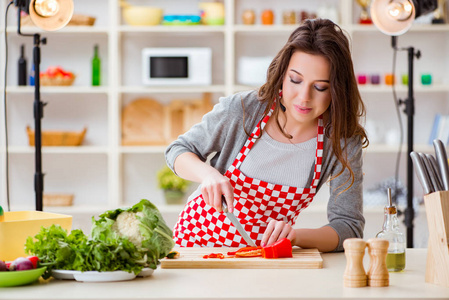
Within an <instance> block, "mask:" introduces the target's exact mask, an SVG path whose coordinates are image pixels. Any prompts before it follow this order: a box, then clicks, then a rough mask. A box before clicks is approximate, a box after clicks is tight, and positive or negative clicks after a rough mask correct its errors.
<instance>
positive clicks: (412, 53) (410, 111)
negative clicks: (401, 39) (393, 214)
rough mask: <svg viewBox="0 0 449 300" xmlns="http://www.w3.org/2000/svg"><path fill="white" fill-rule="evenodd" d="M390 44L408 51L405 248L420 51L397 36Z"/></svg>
mask: <svg viewBox="0 0 449 300" xmlns="http://www.w3.org/2000/svg"><path fill="white" fill-rule="evenodd" d="M391 46H392V47H393V49H394V50H397V51H407V53H408V82H407V87H408V93H407V98H406V99H405V100H401V99H400V100H399V104H400V105H404V106H405V109H404V113H405V114H406V115H407V208H406V209H405V210H404V225H405V227H406V228H407V248H413V227H414V226H413V220H414V219H415V210H414V208H413V163H412V158H411V156H410V153H412V152H413V144H414V141H413V132H414V115H415V98H414V91H413V68H414V59H415V57H416V59H419V58H420V57H421V52H420V51H419V50H415V48H413V47H408V48H398V47H397V36H392V37H391Z"/></svg>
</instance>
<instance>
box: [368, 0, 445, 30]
mask: <svg viewBox="0 0 449 300" xmlns="http://www.w3.org/2000/svg"><path fill="white" fill-rule="evenodd" d="M437 7H438V2H437V0H425V1H419V0H373V1H372V3H371V8H370V13H371V18H372V19H373V23H374V25H376V27H377V28H378V29H379V30H380V31H381V32H382V33H384V34H386V35H393V36H397V35H401V34H404V33H406V32H407V31H408V30H409V29H410V27H411V26H412V23H413V21H414V20H415V19H416V18H418V17H419V16H422V15H425V14H428V13H430V12H432V11H434V10H435V9H436V8H437Z"/></svg>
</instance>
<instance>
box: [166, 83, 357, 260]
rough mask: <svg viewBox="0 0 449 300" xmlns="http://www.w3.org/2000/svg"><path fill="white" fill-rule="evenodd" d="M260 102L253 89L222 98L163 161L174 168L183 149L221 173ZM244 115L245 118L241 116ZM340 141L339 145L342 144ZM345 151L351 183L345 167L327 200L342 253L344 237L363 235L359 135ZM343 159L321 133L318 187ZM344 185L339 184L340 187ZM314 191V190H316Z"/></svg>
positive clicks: (170, 148) (259, 114)
mask: <svg viewBox="0 0 449 300" xmlns="http://www.w3.org/2000/svg"><path fill="white" fill-rule="evenodd" d="M264 109H265V105H263V104H262V103H261V102H260V101H259V100H258V96H257V91H247V92H241V93H237V94H234V95H232V96H229V97H222V98H220V100H219V103H217V104H216V105H215V106H214V108H213V110H212V111H211V112H209V113H207V114H206V115H204V117H203V119H202V121H201V122H200V123H198V124H196V125H194V126H193V127H192V128H191V129H190V130H189V131H188V132H186V133H185V134H183V135H180V136H179V137H178V139H177V140H175V141H174V142H173V143H171V144H170V145H169V146H168V148H167V149H166V151H165V158H166V161H167V165H168V166H169V167H170V168H171V169H172V170H173V164H174V162H175V160H176V158H177V157H178V156H179V155H180V154H182V153H184V152H192V153H195V154H196V155H197V156H198V157H199V158H200V159H201V160H202V161H206V160H207V159H208V157H209V156H210V155H211V154H214V153H215V155H214V156H213V157H212V158H211V159H210V165H211V166H213V167H214V168H216V169H217V170H218V171H219V172H221V173H222V174H224V173H225V172H226V170H227V168H228V167H229V166H230V165H231V164H232V163H233V161H234V159H235V157H236V156H237V154H238V153H239V152H240V150H241V148H242V147H243V144H244V143H245V141H246V140H247V139H248V136H247V135H246V133H245V131H244V130H243V127H244V126H245V127H246V131H247V132H249V133H251V131H252V129H253V127H254V126H255V125H256V124H257V122H258V121H259V120H260V119H261V117H262V114H263V112H264ZM243 115H245V120H244V118H243ZM343 143H344V142H343V141H342V147H343V146H344V144H343ZM344 149H345V150H346V151H347V155H348V159H349V160H350V165H351V168H352V171H353V172H354V176H355V178H354V179H355V181H354V184H353V185H352V186H351V187H350V188H349V189H348V190H347V191H345V192H343V193H341V194H339V193H340V192H341V191H343V190H344V189H345V188H346V187H348V186H349V182H346V180H348V179H349V171H348V170H345V171H344V172H343V173H342V174H341V175H340V176H338V177H336V178H335V179H333V180H330V181H329V183H328V184H329V185H330V198H329V201H328V205H327V217H328V221H329V224H327V226H331V227H332V228H333V229H334V230H335V231H336V232H337V234H338V236H339V243H338V246H337V248H336V249H335V250H334V251H343V241H344V240H345V239H347V238H353V237H359V238H362V237H363V229H364V226H365V218H364V217H363V194H362V192H363V186H362V183H363V171H362V164H363V160H362V144H361V140H360V138H358V137H357V138H351V139H348V141H347V145H346V147H345V148H344ZM341 167H342V166H341V163H340V162H339V161H338V160H337V158H336V157H335V156H334V155H333V154H332V151H331V149H330V143H329V140H328V139H327V138H326V137H324V150H323V161H322V169H321V177H320V180H319V184H318V190H319V189H320V188H321V187H322V186H323V184H325V183H326V182H328V178H329V177H330V176H332V175H335V174H337V173H338V172H339V171H340V170H341ZM313 172H314V169H313V168H311V170H310V176H309V182H308V186H310V184H311V181H312V177H313ZM341 185H342V186H343V188H341V187H340V186H341ZM318 190H317V191H318Z"/></svg>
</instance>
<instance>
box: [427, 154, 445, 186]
mask: <svg viewBox="0 0 449 300" xmlns="http://www.w3.org/2000/svg"><path fill="white" fill-rule="evenodd" d="M426 158H427V161H428V162H429V164H430V172H431V173H432V174H433V177H432V179H434V180H435V183H434V184H435V188H436V189H435V190H436V191H443V190H444V187H443V183H442V182H441V175H440V170H438V164H437V161H436V160H435V157H433V156H432V155H431V154H426Z"/></svg>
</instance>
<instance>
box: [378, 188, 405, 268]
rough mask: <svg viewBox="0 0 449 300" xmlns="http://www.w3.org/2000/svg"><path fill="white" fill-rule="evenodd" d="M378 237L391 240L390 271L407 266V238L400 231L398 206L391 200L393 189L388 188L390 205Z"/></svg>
mask: <svg viewBox="0 0 449 300" xmlns="http://www.w3.org/2000/svg"><path fill="white" fill-rule="evenodd" d="M376 237H377V238H381V239H386V240H388V241H389V242H390V245H389V247H388V253H387V269H388V271H389V272H399V271H402V270H404V268H405V238H404V234H402V233H401V232H400V231H399V222H398V215H397V210H396V206H394V205H393V204H392V201H391V189H390V188H389V189H388V205H387V206H385V208H384V224H383V228H382V231H381V232H379V233H378V234H377V235H376Z"/></svg>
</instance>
